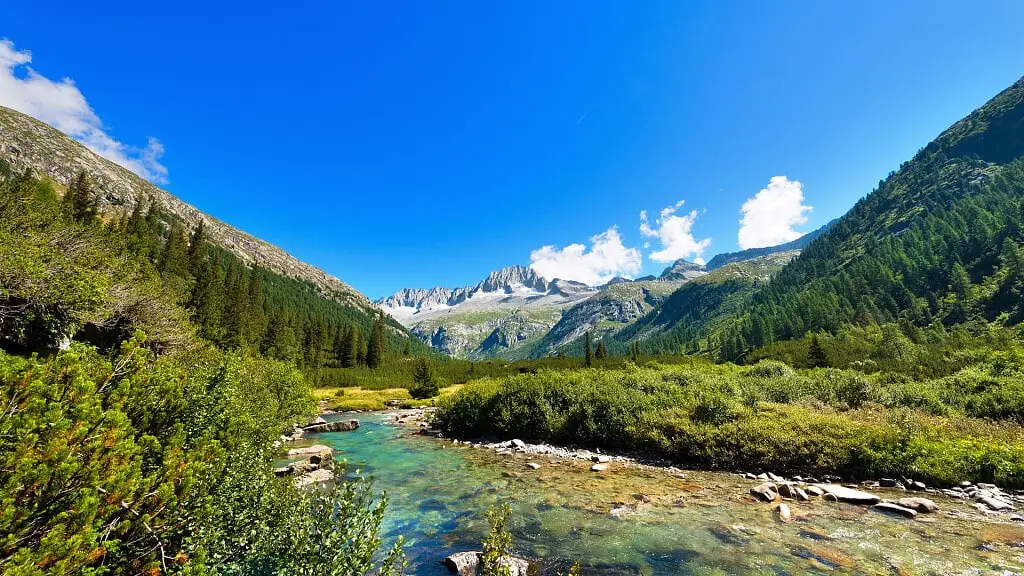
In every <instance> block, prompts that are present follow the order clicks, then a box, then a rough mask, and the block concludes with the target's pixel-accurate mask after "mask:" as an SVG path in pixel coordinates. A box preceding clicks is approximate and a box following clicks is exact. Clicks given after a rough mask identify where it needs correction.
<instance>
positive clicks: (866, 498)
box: [816, 484, 882, 506]
mask: <svg viewBox="0 0 1024 576" xmlns="http://www.w3.org/2000/svg"><path fill="white" fill-rule="evenodd" d="M816 486H817V487H818V488H821V489H822V490H823V491H824V492H825V494H831V495H832V496H835V498H836V500H838V501H840V502H846V503H847V504H861V505H865V506H871V505H874V504H878V503H879V502H881V501H882V499H881V498H880V497H878V496H875V495H874V494H871V493H869V492H863V491H861V490H855V489H853V488H847V487H846V486H840V485H838V484H816Z"/></svg>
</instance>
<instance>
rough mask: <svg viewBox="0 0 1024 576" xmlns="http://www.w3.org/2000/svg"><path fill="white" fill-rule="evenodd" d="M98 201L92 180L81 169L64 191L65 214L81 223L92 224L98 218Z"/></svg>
mask: <svg viewBox="0 0 1024 576" xmlns="http://www.w3.org/2000/svg"><path fill="white" fill-rule="evenodd" d="M97 203H98V199H97V197H96V192H95V191H94V190H93V187H92V182H90V181H89V177H88V176H87V175H86V174H85V172H82V171H79V172H78V174H77V175H75V177H74V179H72V180H71V184H69V185H68V190H67V192H65V193H64V201H63V212H64V214H65V215H67V217H69V218H70V219H71V220H74V221H75V222H78V223H80V224H92V223H93V222H95V220H96V213H97V212H96V210H97Z"/></svg>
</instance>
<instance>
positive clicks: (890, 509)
mask: <svg viewBox="0 0 1024 576" xmlns="http://www.w3.org/2000/svg"><path fill="white" fill-rule="evenodd" d="M872 508H874V509H875V510H878V511H879V512H885V513H886V514H895V515H898V516H903V517H904V518H913V517H914V516H917V511H916V510H913V509H910V508H904V507H903V506H900V505H899V504H894V503H892V502H879V503H878V504H875V505H874V506H873V507H872Z"/></svg>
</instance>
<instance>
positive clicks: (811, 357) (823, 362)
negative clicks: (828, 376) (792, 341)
mask: <svg viewBox="0 0 1024 576" xmlns="http://www.w3.org/2000/svg"><path fill="white" fill-rule="evenodd" d="M807 365H808V366H810V367H811V368H824V367H826V366H828V355H827V354H825V349H824V348H822V346H821V342H820V341H819V340H818V335H817V334H815V335H814V336H811V346H810V348H809V349H808V350H807Z"/></svg>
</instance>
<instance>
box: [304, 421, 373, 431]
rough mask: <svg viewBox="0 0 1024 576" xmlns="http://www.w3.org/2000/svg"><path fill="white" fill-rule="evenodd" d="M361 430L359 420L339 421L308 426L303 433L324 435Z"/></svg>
mask: <svg viewBox="0 0 1024 576" xmlns="http://www.w3.org/2000/svg"><path fill="white" fill-rule="evenodd" d="M356 428H359V420H338V421H337V422H322V423H314V424H307V425H306V426H303V427H302V431H303V432H305V433H307V434H322V433H324V432H351V431H352V430H355V429H356Z"/></svg>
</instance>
